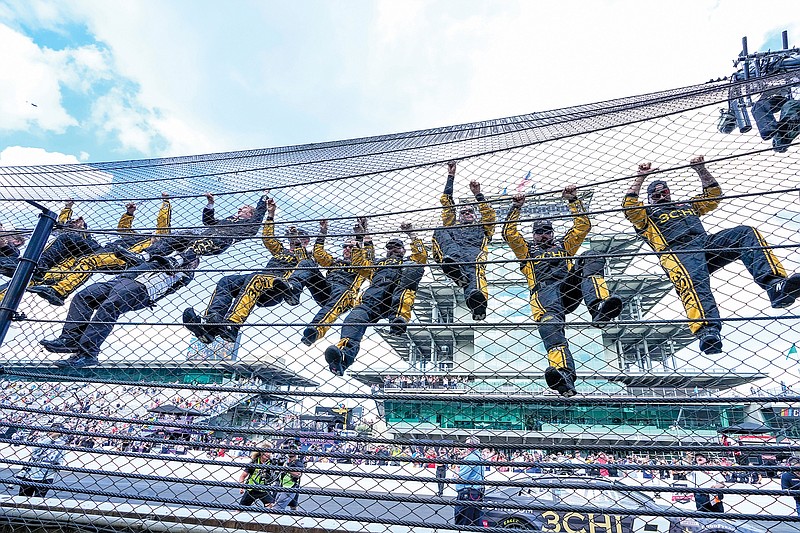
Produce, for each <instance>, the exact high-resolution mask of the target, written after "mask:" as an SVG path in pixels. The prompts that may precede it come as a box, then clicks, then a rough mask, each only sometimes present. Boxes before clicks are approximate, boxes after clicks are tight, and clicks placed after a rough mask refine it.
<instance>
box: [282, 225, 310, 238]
mask: <svg viewBox="0 0 800 533" xmlns="http://www.w3.org/2000/svg"><path fill="white" fill-rule="evenodd" d="M286 236H287V237H289V238H291V237H301V238H302V237H308V232H307V231H306V230H304V229H303V228H295V227H291V228H289V229H288V230H286Z"/></svg>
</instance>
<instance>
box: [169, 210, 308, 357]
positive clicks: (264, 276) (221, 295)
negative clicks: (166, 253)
mask: <svg viewBox="0 0 800 533" xmlns="http://www.w3.org/2000/svg"><path fill="white" fill-rule="evenodd" d="M274 231H275V223H274V221H273V219H272V218H267V221H266V222H265V223H264V230H263V236H262V241H263V243H264V246H266V248H267V249H268V250H269V251H270V253H271V254H272V257H271V258H270V260H269V261H268V262H267V264H266V265H265V267H264V269H263V270H261V271H259V272H253V273H250V274H234V275H230V276H224V277H223V278H222V279H220V280H219V281H218V282H217V287H216V289H215V290H214V294H213V295H212V296H211V301H210V302H209V304H208V308H207V309H206V311H205V315H204V317H203V318H202V319H201V318H200V317H199V316H197V315H196V314H195V311H194V309H192V308H191V307H189V308H187V309H186V310H185V311H184V313H183V323H184V325H185V326H186V328H187V329H188V330H189V331H191V332H192V333H193V334H194V335H195V336H196V337H197V338H198V339H199V340H200V341H202V342H204V343H206V344H209V343H211V342H213V341H214V337H216V336H218V335H219V336H220V337H222V338H223V339H225V340H228V341H234V340H235V339H236V336H237V335H238V332H239V328H240V327H241V325H242V324H244V322H245V321H246V320H247V317H248V316H250V313H251V312H252V311H253V309H255V307H256V306H258V307H272V306H275V305H278V304H279V303H281V302H283V301H286V302H287V303H289V304H291V305H297V303H299V298H300V293H301V292H302V290H303V287H302V285H300V284H299V283H297V284H291V283H290V282H289V280H288V278H289V277H290V276H291V275H292V273H293V272H294V270H295V269H296V268H297V266H298V264H299V263H300V262H301V261H303V260H305V259H309V255H308V252H307V251H306V250H305V249H304V248H295V249H290V250H287V249H285V248H284V247H283V245H282V244H281V243H280V241H279V240H278V239H276V238H275V235H274ZM212 323H218V324H227V325H218V326H209V325H207V324H212Z"/></svg>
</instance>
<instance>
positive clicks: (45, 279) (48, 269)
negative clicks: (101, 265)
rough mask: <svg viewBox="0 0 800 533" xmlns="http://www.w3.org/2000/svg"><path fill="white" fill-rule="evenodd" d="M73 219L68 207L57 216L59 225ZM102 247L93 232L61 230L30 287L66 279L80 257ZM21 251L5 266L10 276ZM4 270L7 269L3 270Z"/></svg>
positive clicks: (0, 290) (1, 290)
mask: <svg viewBox="0 0 800 533" xmlns="http://www.w3.org/2000/svg"><path fill="white" fill-rule="evenodd" d="M70 220H72V208H69V207H65V208H64V209H62V210H61V212H60V213H59V215H58V219H57V222H58V223H59V224H67V223H68V222H69V221H70ZM100 248H102V246H100V243H98V242H97V241H96V240H95V239H94V237H92V235H91V234H90V233H86V232H80V231H72V230H70V229H59V230H58V234H57V235H56V236H55V238H54V239H52V240H51V241H50V242H48V243H47V245H46V246H45V248H44V250H43V251H42V255H41V256H39V261H38V262H37V264H36V270H35V271H34V273H33V277H32V278H31V281H30V283H29V284H28V286H29V287H30V286H33V285H36V284H37V283H44V284H47V285H50V284H53V283H56V282H57V281H59V280H61V279H63V277H64V276H66V273H67V272H68V271H69V270H71V269H72V267H73V266H74V265H75V262H76V261H77V260H78V258H79V257H82V256H84V255H87V254H92V253H95V252H96V251H97V250H99V249H100ZM18 256H19V252H17V256H15V257H14V258H13V259H12V258H10V257H9V258H8V260H9V262H8V263H7V264H4V265H3V266H4V267H8V275H9V276H10V275H12V274H13V271H14V270H15V269H16V267H17V262H18V260H19V259H18ZM4 270H5V269H4ZM4 296H5V286H4V287H2V288H0V300H2V298H3V297H4Z"/></svg>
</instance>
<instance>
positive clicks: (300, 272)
mask: <svg viewBox="0 0 800 533" xmlns="http://www.w3.org/2000/svg"><path fill="white" fill-rule="evenodd" d="M366 231H367V219H366V218H359V219H358V222H357V223H356V226H355V228H354V232H355V235H356V238H355V239H350V240H347V241H346V242H345V243H344V247H343V248H342V257H341V258H334V257H333V256H332V255H331V254H329V253H328V252H327V251H326V250H325V237H326V236H327V234H328V221H327V220H321V221H320V223H319V236H318V237H317V240H316V242H315V243H314V252H313V254H314V260H313V261H312V260H309V259H306V260H304V261H301V262H300V264H299V265H297V270H295V271H294V273H293V274H292V277H291V279H292V280H297V281H299V282H301V283H302V285H303V286H304V287H308V289H309V291H310V292H311V295H312V296H313V297H314V299H315V300H316V301H317V303H318V304H319V306H320V309H319V311H317V314H316V315H314V318H313V319H311V324H310V325H309V326H308V327H306V328H305V330H303V337H302V342H303V344H305V345H306V346H311V345H312V344H314V343H315V342H317V341H318V340H319V339H321V338H322V337H324V336H325V333H327V332H328V329H330V324H332V323H333V322H335V321H336V319H337V318H339V316H340V315H341V314H342V313H345V312H347V311H349V310H350V309H352V308H353V306H354V305H355V303H356V300H357V299H358V291H359V288H360V287H361V284H362V283H363V282H364V277H363V276H361V275H359V271H360V268H359V267H361V266H365V265H368V264H372V262H373V261H374V259H375V248H374V246H373V245H372V238H371V237H370V236H369V235H367V234H366ZM317 266H322V267H326V268H328V270H326V271H325V275H323V274H322V273H321V272H320V271H319V268H316V267H317Z"/></svg>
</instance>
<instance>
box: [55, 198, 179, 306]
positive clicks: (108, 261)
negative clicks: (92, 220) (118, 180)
mask: <svg viewBox="0 0 800 533" xmlns="http://www.w3.org/2000/svg"><path fill="white" fill-rule="evenodd" d="M171 220H172V206H171V205H170V202H169V200H163V201H162V202H161V208H160V209H159V211H158V216H157V218H156V235H159V236H161V235H166V234H168V233H169V232H170V225H171ZM132 225H133V215H130V214H128V213H127V212H125V213H123V214H122V216H121V217H120V219H119V222H118V223H117V230H118V231H119V232H120V233H121V234H122V236H121V237H120V238H118V239H116V240H114V241H111V242H110V243H108V244H106V245H105V246H103V247H102V248H100V249H98V250H95V251H94V253H91V254H89V255H84V256H83V257H80V258H78V259H77V260H76V261H75V263H74V264H73V265H72V266H71V267H70V268H69V270H71V272H69V273H66V274H64V275H63V277H62V278H61V279H60V280H58V281H57V282H56V283H53V284H51V285H49V286H50V288H52V289H53V290H54V291H55V292H56V294H57V295H58V296H60V297H61V298H66V297H67V296H69V295H70V294H72V293H73V292H75V290H77V289H78V288H79V287H81V286H82V285H83V284H84V283H86V282H87V281H88V280H89V278H90V277H91V275H92V274H94V273H95V272H113V271H117V270H125V269H126V268H127V267H128V264H127V263H126V262H125V261H123V260H122V259H120V258H119V257H117V256H116V255H115V254H114V251H115V250H116V249H117V248H125V249H126V250H128V251H130V252H134V253H138V252H141V251H142V250H144V249H145V248H147V247H148V246H150V245H151V244H152V243H153V242H154V241H155V240H156V239H157V237H152V236H147V235H141V234H138V233H136V232H135V231H134V230H133V229H132Z"/></svg>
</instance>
